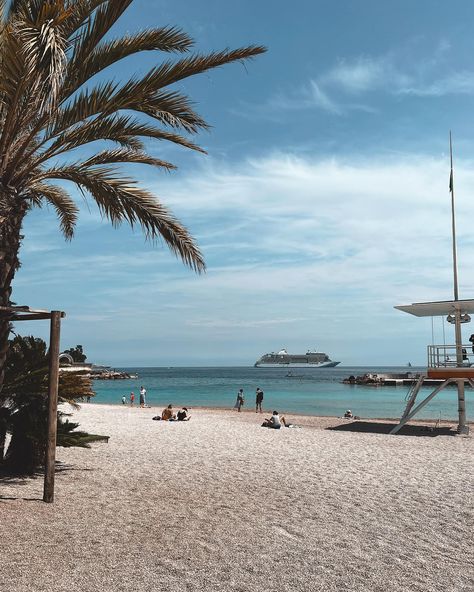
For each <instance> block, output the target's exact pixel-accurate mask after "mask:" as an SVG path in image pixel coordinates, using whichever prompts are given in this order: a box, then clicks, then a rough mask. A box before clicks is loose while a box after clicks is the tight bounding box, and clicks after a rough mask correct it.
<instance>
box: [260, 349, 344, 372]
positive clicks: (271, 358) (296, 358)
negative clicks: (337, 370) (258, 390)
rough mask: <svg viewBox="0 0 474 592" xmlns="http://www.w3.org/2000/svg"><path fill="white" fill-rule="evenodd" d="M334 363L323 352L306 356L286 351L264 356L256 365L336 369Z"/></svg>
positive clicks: (306, 354) (264, 366) (309, 353)
mask: <svg viewBox="0 0 474 592" xmlns="http://www.w3.org/2000/svg"><path fill="white" fill-rule="evenodd" d="M338 364H340V362H333V361H332V360H331V359H330V358H329V356H328V355H327V354H325V353H322V352H314V351H307V352H306V353H305V354H289V353H288V352H287V351H286V349H281V350H280V351H279V352H276V353H274V352H272V353H271V354H265V355H263V356H262V357H261V358H260V359H259V360H257V361H256V362H255V364H254V366H255V367H256V368H334V366H337V365H338Z"/></svg>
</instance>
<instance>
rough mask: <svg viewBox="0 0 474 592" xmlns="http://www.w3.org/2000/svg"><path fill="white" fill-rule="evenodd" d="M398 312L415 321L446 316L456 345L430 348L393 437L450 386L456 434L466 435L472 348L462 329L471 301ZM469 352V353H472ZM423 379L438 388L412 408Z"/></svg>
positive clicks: (405, 308)
mask: <svg viewBox="0 0 474 592" xmlns="http://www.w3.org/2000/svg"><path fill="white" fill-rule="evenodd" d="M395 308H397V309H398V310H401V311H403V312H408V313H409V314H412V315H415V316H417V317H435V316H445V315H446V316H447V320H448V322H449V323H452V324H454V327H455V342H456V343H455V345H429V346H428V364H427V371H426V374H421V375H420V376H419V378H418V380H417V382H416V383H414V385H413V387H412V389H411V391H410V393H409V396H408V400H407V405H406V408H405V411H404V413H403V415H402V417H401V419H400V423H399V424H398V425H397V426H395V427H394V428H393V430H392V431H391V432H390V433H391V434H396V433H397V432H398V431H399V430H400V429H401V428H402V427H403V426H404V425H405V424H406V423H407V422H408V421H410V419H412V418H413V417H414V416H415V415H416V414H417V413H418V411H420V409H422V408H423V407H424V406H425V405H426V404H427V403H429V402H430V401H431V400H432V399H433V398H434V397H435V396H436V395H437V394H438V393H439V392H440V391H442V390H443V389H444V388H446V387H447V386H449V385H453V384H454V385H457V392H458V414H459V422H458V433H459V434H468V433H469V427H468V426H467V425H466V401H465V392H464V387H465V385H466V383H467V384H468V386H471V387H474V344H472V343H471V344H469V345H463V344H462V337H461V325H462V324H463V323H468V322H469V321H470V320H471V317H470V314H473V313H474V300H451V301H445V302H419V303H416V304H409V305H406V306H396V307H395ZM471 348H472V350H473V351H472V352H471ZM426 378H429V379H437V380H439V385H438V386H436V388H435V389H434V390H433V391H432V392H431V393H430V394H429V395H428V396H427V397H426V398H425V399H424V400H423V401H421V403H418V405H416V407H415V402H416V398H417V395H418V393H419V391H420V389H421V387H422V386H423V382H424V380H425V379H426Z"/></svg>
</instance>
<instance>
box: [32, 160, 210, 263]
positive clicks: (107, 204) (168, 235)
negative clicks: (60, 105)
mask: <svg viewBox="0 0 474 592" xmlns="http://www.w3.org/2000/svg"><path fill="white" fill-rule="evenodd" d="M46 178H47V179H62V180H66V181H71V182H73V183H75V184H76V185H78V186H79V187H80V188H81V189H85V190H87V191H88V192H89V193H90V194H91V196H92V197H93V198H94V200H95V201H96V203H97V205H98V207H99V210H100V211H101V213H102V214H103V215H104V216H105V217H106V218H107V219H108V220H110V222H111V223H112V224H113V225H114V226H118V225H120V224H121V223H122V222H124V221H126V222H128V223H129V224H130V226H132V227H133V226H135V225H136V224H140V226H141V227H142V230H143V232H144V233H145V236H146V237H147V238H148V239H151V240H154V239H156V238H159V237H161V238H163V240H164V241H165V243H166V244H167V245H168V248H169V249H170V250H171V251H172V252H174V253H175V255H177V256H179V257H180V258H181V259H182V260H183V262H184V263H185V264H186V265H188V266H189V267H191V268H192V269H194V270H195V271H196V272H198V273H201V272H202V271H204V270H205V263H204V259H203V256H202V254H201V252H200V250H199V248H198V247H197V245H196V244H195V241H194V239H193V238H192V236H191V235H190V234H189V232H188V231H187V230H186V228H185V227H184V226H182V224H180V222H179V221H178V220H177V219H176V218H175V217H174V216H173V215H172V214H170V212H169V211H168V209H167V208H165V207H164V206H163V205H162V204H161V203H160V202H159V201H158V200H157V199H156V198H155V197H154V196H153V195H152V194H151V193H149V192H148V191H145V190H143V189H140V188H139V187H137V185H136V182H135V181H133V180H131V179H122V178H119V177H117V176H116V171H115V170H113V169H110V168H107V167H102V168H87V169H86V168H83V167H79V166H69V167H56V168H52V169H48V170H45V171H43V172H42V173H41V175H40V179H46Z"/></svg>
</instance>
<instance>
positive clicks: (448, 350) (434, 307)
mask: <svg viewBox="0 0 474 592" xmlns="http://www.w3.org/2000/svg"><path fill="white" fill-rule="evenodd" d="M449 153H450V159H451V174H450V177H449V192H450V194H451V230H452V246H453V287H454V300H447V301H441V302H419V303H416V304H409V305H406V306H396V307H395V308H397V309H398V310H401V311H403V312H407V313H409V314H412V315H415V316H416V317H439V316H441V317H444V316H446V320H447V321H448V323H451V324H453V325H454V333H455V344H454V345H431V346H428V364H427V371H426V374H421V375H420V376H419V378H418V380H417V382H415V383H414V384H413V386H412V388H411V390H410V392H409V393H408V396H407V406H406V408H405V411H404V413H403V415H402V417H401V419H400V423H399V424H398V425H397V426H395V427H394V428H393V430H392V431H391V432H390V433H391V434H396V433H397V432H398V431H399V430H400V429H401V428H402V427H403V426H404V425H405V424H406V423H407V422H408V421H410V419H411V418H412V417H414V416H415V415H416V414H417V413H418V411H420V409H422V408H423V407H424V406H425V405H426V404H427V403H429V402H430V401H431V399H433V398H434V397H435V396H436V395H437V394H438V393H439V392H440V391H442V390H443V389H444V388H446V387H447V386H450V385H453V384H455V385H457V392H458V415H459V423H458V433H459V434H468V433H469V427H468V426H467V425H466V400H465V393H464V387H465V385H466V383H467V384H468V386H471V387H474V382H473V380H474V360H473V361H471V360H470V357H469V355H468V351H469V350H470V349H471V348H472V352H473V353H474V342H473V343H472V344H471V345H470V346H467V345H463V344H462V335H461V325H462V324H464V323H469V322H470V320H471V317H470V315H471V314H473V313H474V300H473V299H471V300H460V299H459V289H458V266H457V254H456V217H455V209H454V173H453V145H452V141H451V132H449ZM426 378H430V379H438V380H439V381H440V382H439V385H438V386H437V387H436V388H435V389H434V391H432V392H431V393H430V394H429V395H428V396H427V397H426V398H425V399H424V400H423V401H422V402H421V403H419V404H418V405H416V407H415V401H416V398H417V396H418V393H419V392H420V389H421V387H422V386H423V382H424V380H425V379H426Z"/></svg>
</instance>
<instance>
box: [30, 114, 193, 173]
mask: <svg viewBox="0 0 474 592" xmlns="http://www.w3.org/2000/svg"><path fill="white" fill-rule="evenodd" d="M139 138H154V139H156V140H167V141H169V142H173V143H175V144H179V145H181V146H184V147H186V148H191V149H192V150H197V151H198V152H204V150H203V149H202V148H200V147H199V146H197V145H196V144H194V143H193V142H190V141H189V140H187V139H186V138H184V137H183V136H180V135H179V134H174V133H171V132H166V131H164V130H162V129H160V128H157V127H156V126H154V125H151V124H147V123H141V122H140V121H138V120H136V119H134V118H132V117H130V116H127V115H111V116H110V117H100V118H97V119H93V120H89V121H86V122H85V123H84V124H82V125H81V124H79V125H78V126H76V127H74V128H70V129H68V130H66V131H65V132H64V133H62V134H60V135H59V136H58V137H57V138H56V139H55V140H54V141H53V143H52V144H51V146H50V147H49V148H47V149H46V151H45V152H44V153H43V154H41V155H40V157H39V159H38V160H37V161H36V162H35V163H34V165H33V166H34V167H36V166H38V164H40V163H42V162H45V161H46V160H48V159H50V158H52V157H53V156H57V155H59V154H64V153H65V152H68V151H70V150H73V149H75V148H78V147H80V146H84V145H85V144H88V143H90V142H95V141H97V140H110V141H112V142H117V143H118V144H121V145H122V146H123V147H125V148H130V149H132V150H142V149H143V144H142V142H141V141H140V139H139Z"/></svg>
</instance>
